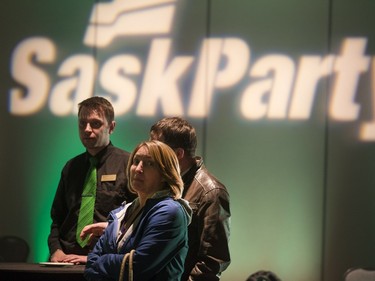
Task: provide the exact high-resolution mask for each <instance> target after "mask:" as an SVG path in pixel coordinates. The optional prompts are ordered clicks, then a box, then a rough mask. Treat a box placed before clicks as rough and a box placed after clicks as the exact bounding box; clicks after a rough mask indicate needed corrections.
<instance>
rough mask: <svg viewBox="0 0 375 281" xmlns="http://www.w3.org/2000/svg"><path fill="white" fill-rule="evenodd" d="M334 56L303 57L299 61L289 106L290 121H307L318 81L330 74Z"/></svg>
mask: <svg viewBox="0 0 375 281" xmlns="http://www.w3.org/2000/svg"><path fill="white" fill-rule="evenodd" d="M333 60H334V56H332V55H329V56H326V57H325V58H324V59H322V58H321V57H319V56H304V57H302V58H301V59H300V63H299V67H298V74H297V78H296V84H295V86H294V92H293V95H292V97H293V99H292V102H291V106H290V112H289V118H290V119H308V118H309V117H310V115H311V109H312V105H313V103H314V97H315V92H316V88H317V86H318V82H319V80H320V79H321V78H322V77H324V76H327V75H329V74H331V73H332V68H333Z"/></svg>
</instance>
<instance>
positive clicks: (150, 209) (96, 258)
mask: <svg viewBox="0 0 375 281" xmlns="http://www.w3.org/2000/svg"><path fill="white" fill-rule="evenodd" d="M127 175H128V180H129V185H128V186H129V188H130V190H131V191H132V192H134V193H136V194H137V195H138V198H137V199H135V200H134V201H133V202H132V203H129V204H126V205H124V206H122V207H120V208H118V209H116V210H114V211H112V212H111V213H110V217H109V223H108V226H107V228H106V230H105V232H104V234H103V235H102V236H101V238H100V239H99V241H98V243H97V244H96V245H95V247H94V249H93V251H92V252H91V253H90V254H89V255H88V259H87V264H86V269H85V277H86V279H88V280H118V278H119V276H120V268H121V262H122V260H123V257H124V255H125V254H126V253H128V252H130V251H131V250H135V253H134V258H133V274H134V280H142V281H147V280H160V281H169V280H180V278H181V275H182V272H183V270H184V261H185V257H186V254H187V250H188V240H187V227H188V224H189V223H190V219H191V209H190V207H189V205H188V203H187V201H185V200H183V199H181V194H182V191H183V182H182V179H181V176H180V168H179V164H178V159H177V157H176V154H175V153H174V151H173V150H172V149H171V148H170V147H169V146H168V145H166V144H163V143H162V142H159V141H147V142H143V143H141V144H139V145H138V146H137V147H136V148H135V150H134V151H133V153H132V154H131V156H130V158H129V163H128V167H127ZM127 270H128V266H126V267H125V271H127ZM127 278H128V274H127V272H125V274H124V279H123V280H128V279H127Z"/></svg>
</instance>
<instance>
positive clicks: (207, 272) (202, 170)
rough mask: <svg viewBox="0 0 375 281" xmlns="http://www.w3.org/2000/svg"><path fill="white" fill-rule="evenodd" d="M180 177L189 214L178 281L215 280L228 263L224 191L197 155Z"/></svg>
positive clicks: (226, 194)
mask: <svg viewBox="0 0 375 281" xmlns="http://www.w3.org/2000/svg"><path fill="white" fill-rule="evenodd" d="M183 180H184V193H183V198H184V199H186V200H188V201H189V203H190V207H191V208H192V209H193V217H192V222H191V224H190V225H189V251H188V254H187V257H186V261H185V272H184V274H183V276H182V278H181V281H186V280H189V281H193V280H194V281H197V280H204V281H211V280H212V281H214V280H215V281H217V280H219V279H220V275H221V273H222V272H223V271H224V270H225V269H226V268H227V267H228V266H229V264H230V253H229V245H228V242H229V230H230V229H229V220H230V207H229V194H228V191H227V189H226V187H225V186H224V185H223V184H222V183H221V182H219V180H218V179H216V178H215V177H214V176H213V175H212V174H210V173H209V172H208V170H207V169H206V167H205V166H204V165H203V160H202V158H200V157H196V165H195V166H193V167H192V168H190V170H188V171H187V173H186V174H184V175H183Z"/></svg>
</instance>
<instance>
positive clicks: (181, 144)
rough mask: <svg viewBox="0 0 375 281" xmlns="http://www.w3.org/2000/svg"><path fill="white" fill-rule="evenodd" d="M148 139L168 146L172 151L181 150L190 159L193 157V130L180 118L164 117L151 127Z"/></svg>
mask: <svg viewBox="0 0 375 281" xmlns="http://www.w3.org/2000/svg"><path fill="white" fill-rule="evenodd" d="M150 137H151V139H156V140H159V141H162V142H164V143H166V144H168V145H169V146H170V147H172V148H173V149H175V148H182V149H183V150H184V151H185V152H187V153H188V155H189V156H191V157H194V156H195V150H196V148H197V135H196V132H195V128H194V127H193V126H192V125H190V123H189V122H188V121H186V120H185V119H182V118H181V117H165V118H163V119H161V120H159V121H158V122H156V123H155V124H154V125H152V126H151V129H150Z"/></svg>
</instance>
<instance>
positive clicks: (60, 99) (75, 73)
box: [49, 55, 97, 116]
mask: <svg viewBox="0 0 375 281" xmlns="http://www.w3.org/2000/svg"><path fill="white" fill-rule="evenodd" d="M96 68H97V67H96V62H95V60H94V58H93V57H92V56H89V55H75V56H72V57H69V58H68V59H66V60H65V61H64V62H63V63H62V65H61V66H60V68H59V71H58V74H59V75H60V76H63V77H68V78H67V79H64V80H62V81H61V82H59V83H57V84H56V85H55V87H53V89H52V91H51V98H50V101H49V104H50V108H51V111H52V112H53V113H54V114H56V115H58V116H63V115H69V114H71V113H73V114H77V113H78V103H79V102H81V101H82V100H84V99H86V98H88V97H90V96H92V95H93V87H94V84H95V83H94V81H95V75H96Z"/></svg>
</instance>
